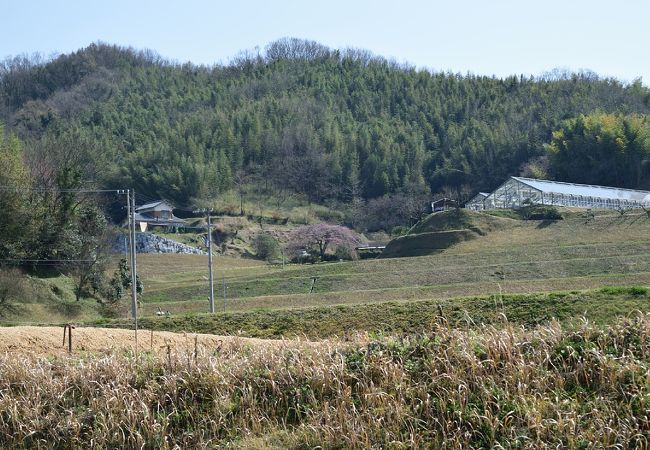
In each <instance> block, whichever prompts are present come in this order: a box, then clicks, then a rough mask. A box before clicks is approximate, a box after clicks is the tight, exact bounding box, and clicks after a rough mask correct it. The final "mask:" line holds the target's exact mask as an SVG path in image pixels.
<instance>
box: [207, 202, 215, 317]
mask: <svg viewBox="0 0 650 450" xmlns="http://www.w3.org/2000/svg"><path fill="white" fill-rule="evenodd" d="M208 272H209V279H210V312H211V313H214V278H213V276H212V222H211V219H210V211H208Z"/></svg>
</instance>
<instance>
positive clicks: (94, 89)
mask: <svg viewBox="0 0 650 450" xmlns="http://www.w3.org/2000/svg"><path fill="white" fill-rule="evenodd" d="M649 111H650V91H649V90H648V89H647V88H645V87H644V86H643V85H641V84H640V83H634V84H631V85H624V84H622V83H620V82H618V81H616V80H614V79H603V78H599V77H598V76H597V75H595V74H593V73H578V74H571V73H561V72H555V73H553V74H551V75H547V76H545V77H540V78H524V77H519V76H512V77H508V78H506V79H497V78H490V77H482V76H473V75H460V74H451V73H431V72H428V71H424V70H416V69H414V68H412V67H409V66H408V65H399V64H396V63H393V62H391V61H387V60H385V59H383V58H381V57H378V56H373V55H371V54H370V53H369V52H365V51H362V50H333V49H329V48H326V47H324V46H322V45H319V44H317V43H314V42H309V41H300V40H297V39H283V40H280V41H277V42H274V43H271V44H269V45H268V46H267V47H266V49H265V51H264V52H261V53H243V54H242V55H239V56H238V57H235V58H234V59H233V60H232V62H231V63H230V64H228V65H216V66H213V67H202V66H194V65H191V64H184V65H179V64H175V63H172V62H168V61H166V60H164V59H163V58H161V57H160V56H158V55H156V54H155V53H154V52H151V51H136V50H133V49H126V48H120V47H115V46H109V45H105V44H93V45H90V46H89V47H87V48H84V49H81V50H79V51H78V52H75V53H72V54H66V55H61V56H59V57H57V58H55V59H53V60H50V61H45V62H43V61H39V60H29V59H27V58H21V57H18V58H14V59H8V60H6V61H5V62H4V63H3V64H2V65H1V66H0V122H4V124H5V126H6V127H7V129H8V130H9V131H11V132H13V133H16V134H17V135H18V136H19V137H20V139H21V140H23V142H24V143H25V146H26V147H27V149H28V150H29V151H28V153H30V158H29V160H30V161H35V160H36V161H38V160H39V155H40V158H42V159H45V160H46V161H47V162H48V164H50V165H56V164H60V163H61V161H60V158H64V157H66V156H65V155H64V154H61V152H64V153H65V152H67V153H65V154H66V155H67V157H68V158H69V161H70V162H73V163H74V164H77V165H79V167H80V168H81V169H82V173H81V177H82V179H84V180H92V181H93V182H95V183H96V184H98V185H99V186H100V187H120V188H122V187H133V188H135V189H136V191H137V192H139V193H141V194H143V195H145V196H146V197H145V198H154V199H155V198H160V197H162V198H166V199H169V200H172V201H174V202H176V203H177V205H179V206H189V205H193V204H194V203H195V202H196V201H197V199H204V200H207V201H209V200H210V199H213V198H214V197H215V195H218V194H219V195H221V194H223V193H224V192H227V191H230V190H233V189H235V190H236V191H241V189H242V187H243V186H246V189H245V192H246V195H250V194H251V193H252V191H253V190H255V189H257V190H262V191H264V192H266V193H267V194H268V195H270V196H271V197H272V198H274V199H276V200H277V201H278V202H279V203H281V202H282V200H281V199H282V198H286V197H287V193H290V194H292V195H295V194H299V195H301V196H304V197H305V198H306V199H308V200H309V201H311V202H319V203H321V202H324V201H326V200H329V201H338V202H344V203H348V202H351V201H352V200H354V199H358V198H361V199H370V198H375V197H381V196H382V195H385V194H388V193H395V192H398V191H404V192H420V191H421V190H422V189H424V190H431V191H433V192H436V191H440V190H442V189H443V188H446V187H452V188H460V187H461V186H467V189H469V190H472V191H474V190H479V189H480V190H489V189H491V188H494V187H495V186H496V185H497V184H499V183H500V182H501V181H502V180H503V179H504V178H506V177H507V176H509V175H513V174H517V173H519V172H521V171H522V170H524V171H526V170H529V171H530V170H532V171H533V172H535V171H537V172H539V171H540V170H541V171H544V170H545V169H544V162H543V161H542V162H541V163H540V162H539V161H538V158H539V157H540V156H543V155H545V153H546V151H545V149H544V147H543V145H544V144H545V143H548V142H549V141H550V140H551V135H552V132H553V131H554V130H556V129H558V128H560V127H561V125H562V124H563V121H564V120H566V119H570V118H573V117H577V116H579V115H581V114H591V113H595V112H598V113H601V114H602V113H611V114H622V115H629V114H633V113H639V114H647V113H648V112H649ZM64 149H67V150H64ZM70 157H72V158H70ZM57 161H58V162H57ZM636 162H638V161H637V160H636V159H634V160H630V161H627V162H623V163H622V164H627V165H630V164H636ZM524 166H525V167H524ZM522 167H523V168H522ZM526 167H527V168H526ZM598 170H599V168H598V167H596V168H594V171H596V172H595V173H601V175H602V176H604V175H603V174H606V173H607V172H606V171H605V172H604V171H600V172H598ZM558 173H559V172H558ZM610 173H611V171H610ZM619 178H620V179H619V180H618V182H619V183H620V184H630V183H632V184H635V186H628V187H638V186H636V185H647V184H648V182H649V180H650V178H648V174H647V173H645V172H643V173H638V174H637V176H635V177H628V176H626V174H625V173H624V172H623V171H620V173H619Z"/></svg>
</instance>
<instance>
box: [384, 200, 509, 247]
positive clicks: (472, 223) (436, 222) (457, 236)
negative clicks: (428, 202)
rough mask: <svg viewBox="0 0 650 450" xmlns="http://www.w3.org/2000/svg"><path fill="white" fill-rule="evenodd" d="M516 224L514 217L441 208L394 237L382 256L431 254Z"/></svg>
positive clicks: (507, 228) (504, 229)
mask: <svg viewBox="0 0 650 450" xmlns="http://www.w3.org/2000/svg"><path fill="white" fill-rule="evenodd" d="M515 225H516V222H515V221H513V220H512V219H508V218H501V217H496V216H492V215H488V214H485V213H481V212H476V211H470V210H466V209H452V210H449V211H440V212H436V213H433V214H430V215H429V216H427V217H425V218H424V219H423V220H421V221H420V222H418V223H417V224H415V225H414V226H413V227H412V228H411V229H410V230H409V231H408V233H407V234H406V235H404V236H400V237H398V238H396V239H393V240H391V241H390V242H389V243H388V244H387V245H386V248H385V249H384V251H383V252H382V254H381V257H382V258H398V257H407V256H424V255H429V254H432V253H437V252H440V251H442V250H444V249H446V248H449V247H451V246H452V245H455V244H458V243H460V242H463V241H468V240H471V239H475V238H477V237H481V236H485V235H486V234H488V232H490V231H493V230H500V231H506V230H509V229H510V228H512V227H513V226H515Z"/></svg>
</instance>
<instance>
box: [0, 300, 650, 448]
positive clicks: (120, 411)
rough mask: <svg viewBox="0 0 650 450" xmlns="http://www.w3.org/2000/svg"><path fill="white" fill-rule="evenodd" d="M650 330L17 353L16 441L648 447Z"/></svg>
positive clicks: (0, 373)
mask: <svg viewBox="0 0 650 450" xmlns="http://www.w3.org/2000/svg"><path fill="white" fill-rule="evenodd" d="M646 301H647V299H646ZM649 336H650V316H648V315H644V314H636V315H634V316H633V317H629V318H627V319H624V320H619V321H615V322H614V323H612V324H611V326H609V327H608V328H607V329H603V328H600V327H595V326H592V325H589V324H581V325H579V326H566V325H561V324H559V323H557V322H554V323H549V324H546V325H543V326H538V327H533V328H532V329H524V328H522V327H520V326H517V325H515V324H512V323H509V322H505V323H503V324H501V325H500V326H499V327H491V326H485V327H481V328H478V329H477V328H470V329H458V328H454V327H450V326H449V324H447V323H445V322H444V321H440V322H435V323H433V324H432V325H431V326H430V328H429V330H428V331H427V332H421V333H418V334H408V335H402V336H394V337H376V338H373V339H370V340H369V339H368V338H367V337H366V336H363V335H361V336H351V337H350V338H349V339H348V340H347V341H341V340H338V341H327V342H319V343H314V344H309V345H300V343H296V342H295V341H281V342H277V343H276V344H275V345H269V344H267V343H266V342H264V343H261V342H260V343H257V344H253V345H251V344H250V343H245V342H242V343H238V342H237V340H231V341H230V342H226V341H224V343H223V345H219V346H215V345H198V346H197V345H195V346H194V348H192V346H191V342H192V340H191V339H186V341H189V342H190V345H189V346H188V347H189V348H188V349H186V348H187V347H186V348H183V347H182V345H181V348H178V347H177V346H176V345H173V346H170V347H169V348H170V350H169V351H165V352H162V353H158V352H155V351H152V352H147V351H145V352H141V353H140V354H139V355H137V356H136V355H134V354H133V353H131V352H128V351H126V352H125V351H123V352H113V351H109V352H107V353H104V352H102V353H98V354H92V353H90V354H88V353H81V354H74V355H72V356H53V355H50V356H48V357H42V356H39V355H33V354H30V353H15V352H10V353H3V354H0V392H1V393H2V395H0V411H2V413H0V446H2V447H3V448H50V447H55V448H146V449H159V448H160V449H175V448H233V449H308V448H336V449H343V448H346V449H347V448H350V449H357V448H358V449H362V448H363V449H366V448H391V449H405V448H427V449H428V448H430V449H467V448H477V449H478V448H511V449H531V450H532V449H558V448H566V449H591V448H594V449H596V448H625V449H632V448H636V449H645V448H648V445H649V439H648V436H649V433H650V420H649V419H648V417H649V412H650V388H649V386H650V383H649V373H650V359H649V357H650V347H649V342H650V340H649ZM179 339H180V342H181V343H182V342H183V339H182V335H181V336H179Z"/></svg>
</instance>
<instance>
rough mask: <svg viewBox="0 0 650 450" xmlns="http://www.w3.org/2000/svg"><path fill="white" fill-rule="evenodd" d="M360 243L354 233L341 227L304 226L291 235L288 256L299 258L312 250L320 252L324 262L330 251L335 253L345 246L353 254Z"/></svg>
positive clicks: (322, 224) (326, 225) (324, 224)
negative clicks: (304, 251)
mask: <svg viewBox="0 0 650 450" xmlns="http://www.w3.org/2000/svg"><path fill="white" fill-rule="evenodd" d="M360 243H361V239H360V238H359V236H358V235H357V234H356V233H355V232H354V231H352V230H350V229H349V228H346V227H343V226H340V225H328V224H326V223H319V224H316V225H304V226H302V227H300V228H297V229H296V230H295V231H294V232H293V233H291V236H290V238H289V243H288V244H287V254H288V255H289V256H291V257H297V256H299V255H300V254H301V253H302V251H303V250H306V251H308V252H309V251H310V250H312V251H314V252H318V255H319V257H320V259H321V260H322V259H324V257H325V253H326V252H327V251H328V250H330V251H333V250H336V248H338V247H340V246H344V247H346V248H347V249H349V250H350V251H352V252H353V251H354V248H355V247H357V246H358V245H359V244H360Z"/></svg>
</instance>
